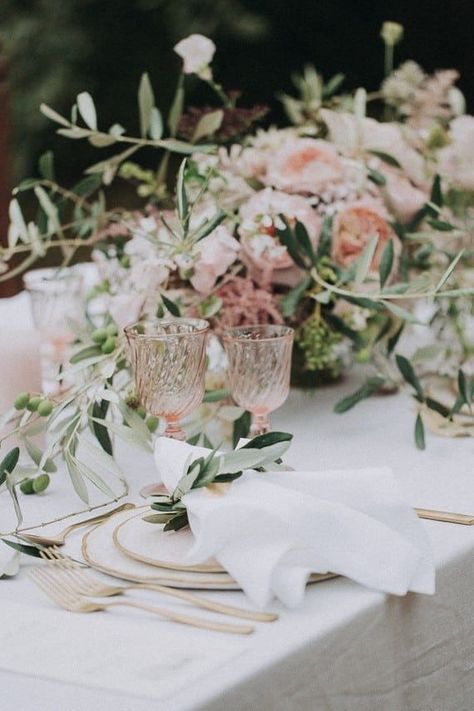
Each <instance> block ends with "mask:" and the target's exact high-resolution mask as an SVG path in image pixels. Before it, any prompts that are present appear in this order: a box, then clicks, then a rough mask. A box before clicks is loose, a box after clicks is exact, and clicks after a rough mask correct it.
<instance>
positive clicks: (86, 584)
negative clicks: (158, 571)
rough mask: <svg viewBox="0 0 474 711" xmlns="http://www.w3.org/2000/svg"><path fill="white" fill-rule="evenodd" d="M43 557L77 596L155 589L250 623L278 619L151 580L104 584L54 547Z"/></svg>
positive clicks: (98, 595) (121, 593)
mask: <svg viewBox="0 0 474 711" xmlns="http://www.w3.org/2000/svg"><path fill="white" fill-rule="evenodd" d="M40 555H41V557H42V558H43V560H46V561H47V562H48V563H49V564H50V565H54V566H55V567H56V568H57V567H59V568H60V569H61V570H62V571H63V572H64V577H65V580H67V581H68V583H69V584H70V585H71V587H72V586H73V587H74V588H75V590H76V592H77V593H79V594H80V595H90V596H92V597H112V596H115V595H123V594H124V593H126V592H127V591H128V590H140V589H145V590H155V591H156V592H160V593H162V594H163V595H169V596H170V597H174V598H178V599H179V600H184V601H186V602H189V603H191V604H193V605H196V606H198V607H202V608H204V609H206V610H211V611H212V612H217V613H220V614H222V615H229V616H230V617H241V618H243V619H246V620H253V621H254V622H273V621H275V620H277V619H278V615H277V614H276V613H274V612H254V611H252V610H245V609H244V608H241V607H234V606H233V605H225V604H223V603H221V602H215V601H213V600H208V599H206V598H203V597H200V596H198V595H194V594H193V593H190V592H187V591H185V590H179V589H177V588H170V587H167V586H165V585H159V584H155V583H133V584H129V585H108V584H106V583H103V582H102V580H100V579H99V578H97V577H95V576H94V575H92V574H91V573H90V572H88V571H86V570H85V569H84V568H82V567H81V566H80V565H79V564H78V563H76V562H75V561H73V560H71V559H70V558H67V557H66V556H64V555H63V554H62V553H61V552H60V551H58V550H57V549H55V548H48V549H47V550H45V551H40Z"/></svg>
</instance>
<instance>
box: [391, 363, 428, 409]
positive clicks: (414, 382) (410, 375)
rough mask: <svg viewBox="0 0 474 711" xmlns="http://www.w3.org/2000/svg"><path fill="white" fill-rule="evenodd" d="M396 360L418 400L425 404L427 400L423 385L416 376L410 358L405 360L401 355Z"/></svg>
mask: <svg viewBox="0 0 474 711" xmlns="http://www.w3.org/2000/svg"><path fill="white" fill-rule="evenodd" d="M395 360H396V362H397V366H398V369H399V371H400V373H401V374H402V376H403V378H404V380H405V381H406V382H407V383H408V384H409V385H411V386H412V388H413V389H414V390H415V392H416V396H417V399H418V400H419V401H420V402H423V400H424V399H425V396H424V393H423V388H422V387H421V383H420V381H419V380H418V376H417V375H416V373H415V370H414V368H413V366H412V364H411V363H410V361H409V360H408V358H405V356H402V355H400V354H399V353H397V355H396V356H395Z"/></svg>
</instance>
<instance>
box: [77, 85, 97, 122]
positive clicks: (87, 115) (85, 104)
mask: <svg viewBox="0 0 474 711" xmlns="http://www.w3.org/2000/svg"><path fill="white" fill-rule="evenodd" d="M77 108H78V109H79V113H80V114H81V116H82V118H83V119H84V122H85V123H86V124H87V126H89V128H90V129H92V130H93V131H96V130H97V113H96V110H95V106H94V100H93V98H92V96H91V95H90V94H89V93H88V92H87V91H83V92H81V93H80V94H78V96H77Z"/></svg>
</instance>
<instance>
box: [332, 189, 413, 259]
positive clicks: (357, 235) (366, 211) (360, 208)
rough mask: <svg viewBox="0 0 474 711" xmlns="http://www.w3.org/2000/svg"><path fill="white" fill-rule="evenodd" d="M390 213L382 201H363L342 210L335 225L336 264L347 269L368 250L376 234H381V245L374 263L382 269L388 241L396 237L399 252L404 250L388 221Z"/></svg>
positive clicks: (395, 243) (334, 252) (396, 249)
mask: <svg viewBox="0 0 474 711" xmlns="http://www.w3.org/2000/svg"><path fill="white" fill-rule="evenodd" d="M387 219H388V215H387V213H386V211H385V209H384V207H383V205H379V204H378V203H375V202H374V203H372V202H369V201H364V200H359V201H357V202H354V203H352V204H351V205H349V206H348V207H346V208H344V209H343V210H341V212H339V213H338V215H337V217H336V219H335V221H334V228H333V242H332V257H333V259H334V261H335V262H336V264H338V265H339V266H340V267H343V268H344V269H347V268H348V267H349V266H350V265H351V264H352V263H353V262H354V261H355V260H356V259H358V257H360V255H361V254H362V252H363V251H364V248H365V247H366V245H367V244H368V242H369V241H370V240H371V239H372V237H374V236H377V237H378V243H377V248H376V250H375V254H374V256H373V259H372V263H371V265H370V271H371V272H372V273H374V272H375V273H376V272H378V268H379V266H380V258H381V256H382V252H383V249H384V247H385V245H386V244H387V242H388V241H389V240H390V239H392V240H393V242H394V247H395V255H396V256H398V255H399V253H400V248H401V245H400V241H399V239H398V237H397V236H396V234H395V233H394V232H393V230H392V228H391V227H390V225H389V224H388V222H387Z"/></svg>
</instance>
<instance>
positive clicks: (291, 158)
mask: <svg viewBox="0 0 474 711" xmlns="http://www.w3.org/2000/svg"><path fill="white" fill-rule="evenodd" d="M342 175H343V166H342V162H341V160H340V158H339V156H338V154H337V151H336V149H335V148H334V147H333V146H332V145H331V144H330V143H328V142H327V141H322V140H317V139H314V138H289V139H288V140H287V141H285V143H284V144H283V146H282V147H281V148H280V149H279V150H277V151H276V152H275V154H274V155H273V156H272V157H271V158H270V160H269V162H268V166H267V172H266V175H265V177H264V182H265V184H266V185H271V186H273V187H274V188H278V189H279V190H286V191H288V192H290V193H311V194H313V195H315V194H317V193H319V192H320V191H321V190H324V188H325V187H326V186H327V185H328V184H331V183H335V182H339V181H340V180H341V179H342Z"/></svg>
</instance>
